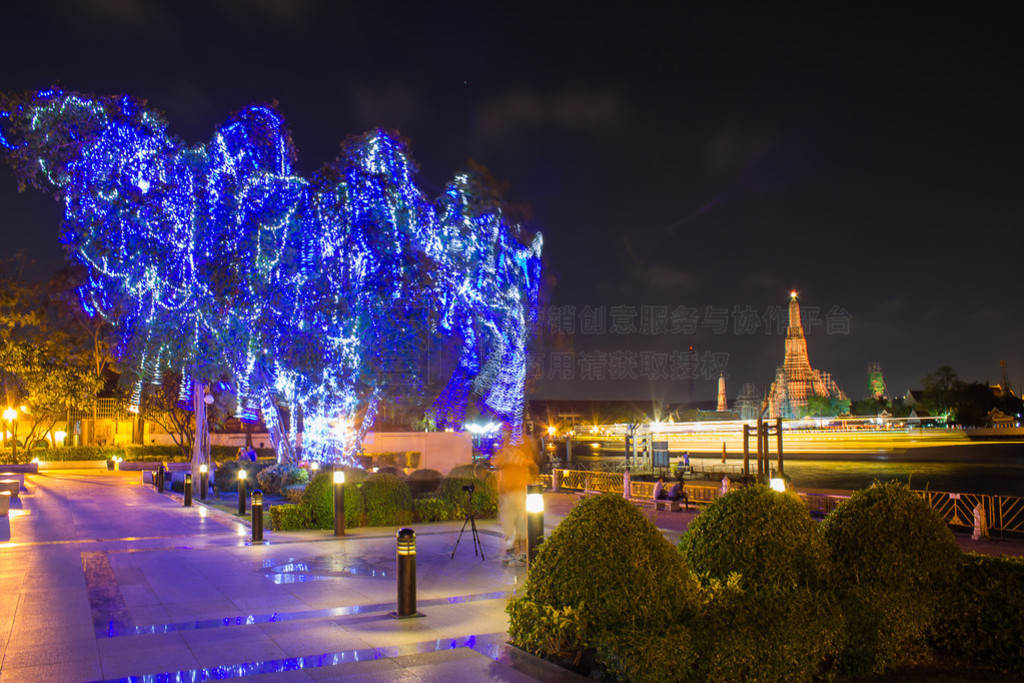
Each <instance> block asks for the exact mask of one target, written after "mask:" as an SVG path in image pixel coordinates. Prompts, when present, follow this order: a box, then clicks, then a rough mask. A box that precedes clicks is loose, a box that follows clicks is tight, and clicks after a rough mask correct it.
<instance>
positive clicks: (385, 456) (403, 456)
mask: <svg viewBox="0 0 1024 683" xmlns="http://www.w3.org/2000/svg"><path fill="white" fill-rule="evenodd" d="M368 455H369V456H370V457H371V458H372V463H373V464H374V465H376V466H377V467H395V468H398V469H402V470H410V469H414V468H416V467H419V466H420V452H419V451H395V452H392V453H369V454H368Z"/></svg>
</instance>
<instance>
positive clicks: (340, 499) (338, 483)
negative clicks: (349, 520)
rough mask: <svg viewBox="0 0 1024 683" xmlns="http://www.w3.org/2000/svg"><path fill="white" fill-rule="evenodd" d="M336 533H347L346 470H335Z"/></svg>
mask: <svg viewBox="0 0 1024 683" xmlns="http://www.w3.org/2000/svg"><path fill="white" fill-rule="evenodd" d="M334 535H335V536H344V535H345V470H341V469H337V470H334Z"/></svg>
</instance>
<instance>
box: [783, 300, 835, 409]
mask: <svg viewBox="0 0 1024 683" xmlns="http://www.w3.org/2000/svg"><path fill="white" fill-rule="evenodd" d="M812 396H821V397H824V398H830V399H835V400H840V401H845V400H846V394H844V393H843V390H842V389H840V388H839V386H838V385H837V384H836V383H835V382H834V381H832V376H831V375H830V374H828V373H827V372H821V371H819V370H815V369H814V368H812V367H811V361H810V360H809V359H808V358H807V338H806V337H804V327H803V325H802V324H801V323H800V304H799V303H798V302H797V300H796V292H790V295H789V329H788V330H787V331H786V359H785V361H784V362H783V364H782V365H780V366H779V367H778V368H776V369H775V381H774V382H772V389H771V391H770V392H769V393H768V415H769V417H772V418H775V417H781V418H797V417H801V416H802V415H803V411H802V409H803V408H806V407H807V399H809V398H810V397H812Z"/></svg>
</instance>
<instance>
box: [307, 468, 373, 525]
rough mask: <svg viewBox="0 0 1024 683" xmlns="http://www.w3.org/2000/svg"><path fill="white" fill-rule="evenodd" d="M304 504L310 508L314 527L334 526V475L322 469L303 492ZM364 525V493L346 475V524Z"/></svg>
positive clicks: (310, 517)
mask: <svg viewBox="0 0 1024 683" xmlns="http://www.w3.org/2000/svg"><path fill="white" fill-rule="evenodd" d="M301 504H302V505H304V506H306V507H307V508H309V519H310V524H311V525H312V527H313V528H314V529H333V528H334V475H333V473H332V472H330V471H328V470H320V471H319V472H318V473H317V474H316V475H315V476H314V477H313V478H312V479H310V480H309V483H308V484H306V488H305V490H304V491H303V492H302V502H301ZM362 525H363V495H362V493H361V492H360V490H359V485H358V484H355V483H352V482H349V481H348V475H347V474H346V477H345V526H346V527H350V528H355V527H359V526H362Z"/></svg>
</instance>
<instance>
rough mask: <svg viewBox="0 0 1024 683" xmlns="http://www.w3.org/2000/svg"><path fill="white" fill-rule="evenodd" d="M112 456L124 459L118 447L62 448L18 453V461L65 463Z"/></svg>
mask: <svg viewBox="0 0 1024 683" xmlns="http://www.w3.org/2000/svg"><path fill="white" fill-rule="evenodd" d="M114 456H117V457H119V458H120V457H124V450H123V449H122V448H121V447H120V446H62V447H59V448H47V449H46V450H45V451H43V450H34V451H32V452H30V453H28V454H26V453H25V452H24V451H21V450H19V451H18V459H19V460H21V461H22V462H26V461H28V460H31V459H32V458H36V457H38V458H39V459H40V460H44V461H47V462H67V461H69V460H109V459H110V458H113V457H114Z"/></svg>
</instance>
